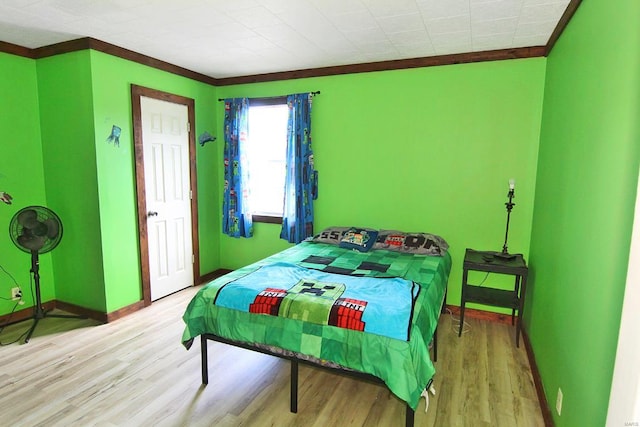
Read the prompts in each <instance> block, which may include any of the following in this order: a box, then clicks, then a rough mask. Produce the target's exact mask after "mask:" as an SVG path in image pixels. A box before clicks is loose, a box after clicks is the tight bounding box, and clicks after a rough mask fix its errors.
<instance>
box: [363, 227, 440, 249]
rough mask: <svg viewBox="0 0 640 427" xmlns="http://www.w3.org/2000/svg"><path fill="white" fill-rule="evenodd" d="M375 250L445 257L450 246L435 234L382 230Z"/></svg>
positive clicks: (374, 246) (374, 247)
mask: <svg viewBox="0 0 640 427" xmlns="http://www.w3.org/2000/svg"><path fill="white" fill-rule="evenodd" d="M373 249H386V250H389V251H396V252H405V253H412V254H419V255H444V253H445V252H446V251H447V249H449V245H448V244H447V242H446V241H445V240H444V239H443V238H442V237H440V236H437V235H435V234H429V233H405V232H403V231H396V230H380V232H379V233H378V238H377V240H376V242H375V244H374V245H373Z"/></svg>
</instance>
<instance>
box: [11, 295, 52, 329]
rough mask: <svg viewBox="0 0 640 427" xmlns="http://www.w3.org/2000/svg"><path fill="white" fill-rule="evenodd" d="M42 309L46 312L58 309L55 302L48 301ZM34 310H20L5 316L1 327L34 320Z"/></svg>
mask: <svg viewBox="0 0 640 427" xmlns="http://www.w3.org/2000/svg"><path fill="white" fill-rule="evenodd" d="M42 308H43V309H44V310H45V311H49V310H53V309H54V308H56V305H55V301H47V302H45V303H43V304H42ZM33 317H34V310H33V306H31V307H27V308H22V309H20V310H17V311H14V312H13V313H9V314H4V315H2V316H0V326H2V327H4V326H8V325H13V324H14V323H20V322H24V321H25V320H29V319H33Z"/></svg>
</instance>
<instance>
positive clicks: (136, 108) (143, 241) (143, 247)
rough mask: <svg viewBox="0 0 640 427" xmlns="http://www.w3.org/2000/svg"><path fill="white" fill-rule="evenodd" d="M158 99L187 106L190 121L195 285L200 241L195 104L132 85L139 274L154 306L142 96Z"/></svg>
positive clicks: (145, 294) (145, 299)
mask: <svg viewBox="0 0 640 427" xmlns="http://www.w3.org/2000/svg"><path fill="white" fill-rule="evenodd" d="M142 96H145V97H147V98H153V99H158V100H161V101H167V102H171V103H174V104H181V105H186V106H187V118H188V121H189V133H188V135H189V175H190V176H189V183H190V188H191V246H192V247H191V253H192V254H193V284H194V285H196V284H198V283H199V282H200V242H199V239H198V197H197V194H198V191H197V190H198V187H197V173H196V138H195V129H196V124H195V123H196V120H195V101H194V100H193V99H192V98H187V97H184V96H180V95H175V94H172V93H168V92H163V91H160V90H156V89H151V88H147V87H143V86H138V85H135V84H132V85H131V114H132V118H133V147H134V155H135V169H136V194H137V197H136V199H137V202H138V239H139V242H140V251H139V254H140V271H141V274H142V301H143V302H144V306H145V307H146V306H148V305H150V304H151V274H150V271H149V239H148V231H147V199H146V189H145V176H144V156H143V152H142V143H143V141H142V107H141V105H140V97H142Z"/></svg>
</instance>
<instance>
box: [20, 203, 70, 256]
mask: <svg viewBox="0 0 640 427" xmlns="http://www.w3.org/2000/svg"><path fill="white" fill-rule="evenodd" d="M29 210H32V211H34V212H35V214H36V218H35V219H36V220H37V221H39V222H40V223H45V222H46V221H50V220H52V221H55V222H56V223H57V226H58V233H57V235H56V236H54V237H47V239H46V241H45V243H44V245H43V246H42V247H41V248H39V249H38V250H37V252H38V253H39V254H44V253H47V252H49V251H51V250H53V249H54V248H55V247H56V246H58V244H59V243H60V240H61V239H62V231H63V228H62V221H61V220H60V217H59V216H58V215H57V214H56V213H55V212H53V211H52V210H51V209H49V208H47V207H44V206H27V207H26V208H22V209H20V210H19V211H18V212H16V214H15V215H14V216H13V218H11V222H10V223H9V235H10V237H11V241H12V242H13V244H14V245H16V247H17V248H18V249H20V250H21V251H23V252H27V253H32V252H33V250H32V249H29V248H27V247H25V246H23V245H22V244H21V243H20V242H19V240H18V238H19V237H20V236H22V235H23V234H24V230H25V228H26V227H25V226H24V225H23V224H21V223H20V221H19V218H20V216H21V215H22V214H24V213H25V212H28V211H29Z"/></svg>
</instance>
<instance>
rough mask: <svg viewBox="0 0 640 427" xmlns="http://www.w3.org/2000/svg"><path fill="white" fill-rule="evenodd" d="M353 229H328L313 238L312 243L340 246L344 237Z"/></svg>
mask: <svg viewBox="0 0 640 427" xmlns="http://www.w3.org/2000/svg"><path fill="white" fill-rule="evenodd" d="M350 228H351V227H328V228H325V229H324V230H322V231H321V232H320V233H319V234H317V235H316V236H314V237H313V239H311V241H313V242H318V243H328V244H330V245H339V244H340V240H342V235H343V234H344V233H346V232H347V230H349V229H350Z"/></svg>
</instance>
